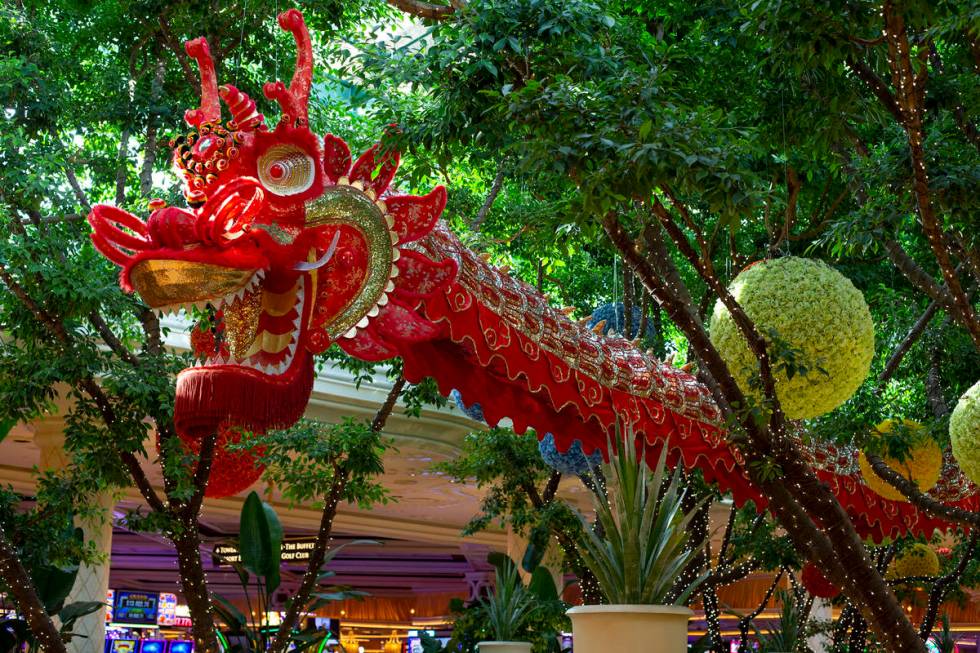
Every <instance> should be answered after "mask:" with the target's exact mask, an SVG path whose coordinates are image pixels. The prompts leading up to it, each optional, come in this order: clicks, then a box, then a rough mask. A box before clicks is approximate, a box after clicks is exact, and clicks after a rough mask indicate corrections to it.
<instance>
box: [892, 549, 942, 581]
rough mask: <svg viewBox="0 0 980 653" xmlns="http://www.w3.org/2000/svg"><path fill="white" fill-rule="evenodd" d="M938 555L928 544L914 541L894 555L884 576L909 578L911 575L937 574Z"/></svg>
mask: <svg viewBox="0 0 980 653" xmlns="http://www.w3.org/2000/svg"><path fill="white" fill-rule="evenodd" d="M938 575H939V556H937V555H936V552H935V551H933V550H932V548H930V547H929V546H927V545H925V544H921V543H916V544H913V545H912V546H910V547H909V548H907V549H905V550H904V551H902V552H901V553H900V554H898V555H897V556H895V560H894V562H892V566H891V568H890V569H889V570H888V573H887V574H885V578H887V579H889V580H893V579H896V578H909V577H912V576H916V577H918V576H938Z"/></svg>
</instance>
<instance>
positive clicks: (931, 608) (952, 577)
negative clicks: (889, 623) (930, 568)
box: [919, 528, 980, 639]
mask: <svg viewBox="0 0 980 653" xmlns="http://www.w3.org/2000/svg"><path fill="white" fill-rule="evenodd" d="M978 541H980V529H976V528H974V529H973V530H972V532H971V533H970V540H969V542H967V545H966V550H965V551H964V552H963V555H962V556H961V557H960V561H959V563H958V564H957V565H956V567H955V568H954V569H953V570H952V571H951V572H949V573H948V574H946V575H945V576H942V577H940V578H939V579H938V580H937V581H936V583H935V584H934V585H933V586H932V590H931V591H930V592H929V605H928V607H927V608H926V612H925V614H924V615H923V616H922V623H921V624H919V637H921V638H922V639H926V638H927V637H929V635H930V634H931V633H932V629H933V628H934V627H935V625H936V616H937V615H938V613H939V606H940V605H942V602H943V601H944V600H945V599H946V594H947V592H948V591H949V588H950V587H953V586H954V585H958V584H959V582H960V579H961V578H963V574H964V573H966V568H967V567H968V566H969V564H970V561H971V560H973V551H974V549H976V548H977V542H978Z"/></svg>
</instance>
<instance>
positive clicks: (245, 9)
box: [235, 0, 248, 86]
mask: <svg viewBox="0 0 980 653" xmlns="http://www.w3.org/2000/svg"><path fill="white" fill-rule="evenodd" d="M247 12H248V0H245V1H244V2H243V3H242V29H241V32H240V33H239V35H238V57H236V59H237V61H235V86H238V74H239V73H240V72H241V70H242V50H244V49H245V19H246V14H247Z"/></svg>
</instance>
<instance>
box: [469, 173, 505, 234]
mask: <svg viewBox="0 0 980 653" xmlns="http://www.w3.org/2000/svg"><path fill="white" fill-rule="evenodd" d="M504 178H505V175H504V163H503V161H501V162H500V165H498V166H497V176H496V177H494V178H493V184H491V185H490V192H488V193H487V198H486V199H485V200H483V206H481V207H480V210H479V211H477V213H476V217H475V218H473V221H472V222H471V223H470V229H472V230H473V231H479V230H480V227H481V226H483V221H484V220H486V219H487V215H488V214H489V213H490V207H492V206H493V203H494V201H496V199H497V195H499V194H500V190H501V189H502V188H503V187H504Z"/></svg>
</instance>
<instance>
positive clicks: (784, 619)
mask: <svg viewBox="0 0 980 653" xmlns="http://www.w3.org/2000/svg"><path fill="white" fill-rule="evenodd" d="M776 596H777V597H778V600H779V602H780V604H781V605H782V608H781V609H780V611H779V624H778V625H777V626H776V628H775V629H769V628H767V629H766V630H767V632H766V633H765V634H763V633H761V632H759V629H758V628H756V626H755V624H752V628H754V629H755V634H756V638H757V639H758V640H759V646H760V650H761V651H762V653H793V652H794V651H799V650H801V647H803V646H804V642H805V639H804V637H805V628H806V620H805V619H804V618H803V615H801V614H800V611H799V609H798V608H797V606H796V601H794V600H793V596H792V595H791V594H790V593H789V592H785V591H780V592H779V593H778V594H777V595H776ZM802 650H807V651H809V650H810V649H808V648H803V649H802Z"/></svg>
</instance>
